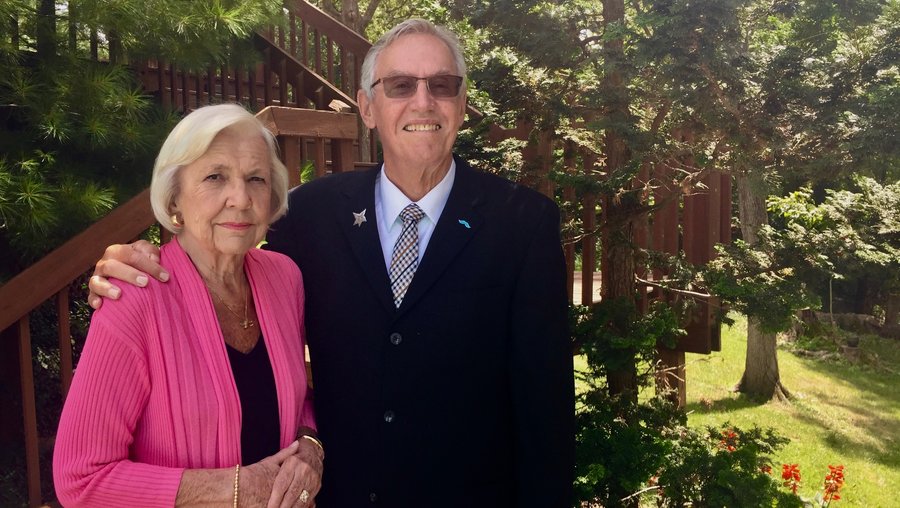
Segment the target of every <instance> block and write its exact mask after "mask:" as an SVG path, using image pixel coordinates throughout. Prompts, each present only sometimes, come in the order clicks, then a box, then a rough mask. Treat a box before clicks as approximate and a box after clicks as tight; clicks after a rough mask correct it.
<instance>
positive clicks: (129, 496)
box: [53, 302, 184, 507]
mask: <svg viewBox="0 0 900 508" xmlns="http://www.w3.org/2000/svg"><path fill="white" fill-rule="evenodd" d="M117 303H120V302H109V303H107V304H106V305H104V308H103V310H101V311H98V313H97V314H95V316H94V319H93V320H92V322H91V327H90V330H89V331H88V337H87V344H86V345H85V349H84V352H83V353H82V355H81V360H80V361H79V362H78V370H77V372H76V373H75V378H74V380H73V383H72V387H71V389H70V390H69V395H68V397H67V398H66V402H65V405H64V407H63V411H62V416H61V417H60V423H59V431H58V433H57V437H56V446H55V450H54V455H53V478H54V483H55V486H56V494H57V496H58V497H59V500H60V502H61V503H62V504H63V505H64V506H67V507H72V506H146V507H152V506H173V505H174V503H175V497H176V495H177V493H178V487H179V484H180V483H181V476H182V473H183V471H184V470H183V469H181V468H170V467H158V466H152V465H149V464H142V463H138V462H134V461H132V460H130V457H129V447H130V446H131V444H132V443H133V441H134V431H135V428H136V426H137V422H138V419H139V418H140V416H141V414H142V412H143V410H144V407H145V405H146V403H147V399H148V397H149V393H150V376H149V370H148V366H147V364H146V358H145V356H144V355H143V354H142V353H141V351H140V350H139V347H138V346H137V344H136V343H135V341H133V340H129V337H125V336H123V331H122V330H121V329H120V327H117V326H113V325H112V323H110V320H111V319H110V317H111V315H113V310H114V309H113V307H114V305H115V304H117ZM107 306H109V308H108V309H107ZM115 310H118V309H115ZM119 317H122V318H123V319H124V317H125V316H119Z"/></svg>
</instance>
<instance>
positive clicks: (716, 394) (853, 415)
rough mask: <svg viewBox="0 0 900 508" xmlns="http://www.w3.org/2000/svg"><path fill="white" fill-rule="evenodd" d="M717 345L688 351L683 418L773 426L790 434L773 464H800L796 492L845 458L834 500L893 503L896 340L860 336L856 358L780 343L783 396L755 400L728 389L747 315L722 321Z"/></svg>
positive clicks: (898, 449)
mask: <svg viewBox="0 0 900 508" xmlns="http://www.w3.org/2000/svg"><path fill="white" fill-rule="evenodd" d="M722 331H723V337H722V349H723V350H722V351H721V352H717V353H713V354H712V355H694V354H688V355H687V400H688V405H687V409H688V410H689V411H690V416H689V419H688V422H689V424H690V425H691V426H693V427H702V426H705V425H712V426H719V425H721V424H723V423H725V422H730V423H731V424H732V425H736V426H738V427H748V428H749V427H751V426H753V425H757V426H760V427H771V428H773V429H775V430H776V431H777V432H778V433H780V434H781V435H783V436H784V437H787V438H789V439H791V443H790V444H788V445H787V446H786V447H785V448H784V449H782V450H779V451H778V452H776V454H775V456H774V460H775V462H776V466H779V465H780V464H781V463H795V464H799V465H800V467H801V470H802V471H803V479H804V481H803V486H802V487H801V494H802V495H804V496H807V497H811V496H813V495H814V494H815V493H816V492H817V491H819V490H820V489H821V486H822V485H821V482H822V479H823V478H824V475H825V474H826V473H827V472H828V468H827V466H828V465H829V464H833V465H836V464H844V466H845V474H846V478H847V484H846V487H845V490H844V492H843V499H842V500H841V502H840V506H847V507H849V506H894V505H895V500H894V498H893V495H892V490H891V488H890V487H895V486H896V485H900V374H898V371H900V369H898V368H900V354H898V349H900V348H898V347H897V346H898V343H897V342H896V341H893V342H890V341H888V342H885V339H876V338H865V339H864V340H863V341H862V342H861V347H860V349H861V350H862V356H861V360H859V364H854V363H852V362H851V361H848V360H847V359H845V358H843V357H840V356H839V355H836V356H835V357H834V358H832V359H815V358H807V357H801V356H798V355H795V354H793V353H791V352H790V351H787V350H784V349H779V353H778V361H779V368H780V369H779V370H780V373H781V379H782V383H783V384H784V386H785V387H786V388H787V389H788V390H789V391H790V392H791V394H792V396H793V399H792V400H791V402H789V403H781V402H769V403H762V402H761V401H754V400H751V399H750V398H748V397H745V396H744V395H741V394H738V393H734V392H732V391H731V390H732V388H733V387H734V385H735V384H736V383H737V382H738V381H739V380H740V377H741V374H742V372H743V369H744V355H745V352H746V346H747V343H746V321H745V320H744V319H743V318H742V317H738V322H737V323H736V324H735V326H733V327H723V330H722Z"/></svg>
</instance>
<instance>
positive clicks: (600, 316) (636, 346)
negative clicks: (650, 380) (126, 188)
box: [572, 299, 684, 384]
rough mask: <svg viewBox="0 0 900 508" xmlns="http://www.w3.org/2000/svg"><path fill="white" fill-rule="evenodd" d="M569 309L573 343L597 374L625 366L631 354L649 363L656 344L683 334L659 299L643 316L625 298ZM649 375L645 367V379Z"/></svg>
mask: <svg viewBox="0 0 900 508" xmlns="http://www.w3.org/2000/svg"><path fill="white" fill-rule="evenodd" d="M572 312H573V319H574V320H575V325H574V327H573V330H574V336H575V337H576V341H575V345H576V347H577V348H578V350H579V351H581V352H582V353H584V355H585V356H586V357H587V360H588V364H589V365H590V366H591V368H592V371H591V374H592V375H594V376H599V377H605V376H606V375H607V374H608V373H609V371H611V370H612V371H615V370H618V369H621V368H623V367H625V366H627V365H629V364H630V363H631V362H632V358H635V357H637V360H638V363H640V364H644V365H652V363H653V361H654V358H655V348H656V346H657V344H660V345H663V346H667V347H672V346H674V345H675V341H676V340H677V338H678V337H679V336H680V335H683V334H684V330H682V329H681V327H680V325H679V322H678V316H677V315H676V314H675V312H674V310H673V309H672V308H671V307H669V306H668V305H666V304H665V303H662V302H654V303H653V304H652V305H651V307H650V309H649V311H648V312H646V313H645V314H643V315H642V314H640V313H639V312H638V310H637V307H636V306H635V305H634V302H633V301H631V300H628V299H606V300H602V301H600V302H597V303H594V304H593V305H591V306H589V307H588V306H583V305H579V306H575V307H573V310H572ZM650 375H652V372H650V371H649V370H648V371H647V372H646V373H645V380H646V376H650ZM644 384H646V382H645V383H644Z"/></svg>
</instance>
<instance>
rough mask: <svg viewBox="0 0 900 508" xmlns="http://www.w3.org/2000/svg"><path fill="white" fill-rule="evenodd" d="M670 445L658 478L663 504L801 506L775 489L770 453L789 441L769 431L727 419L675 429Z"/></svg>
mask: <svg viewBox="0 0 900 508" xmlns="http://www.w3.org/2000/svg"><path fill="white" fill-rule="evenodd" d="M673 431H674V432H676V433H677V436H673V438H674V439H673V440H672V444H673V446H672V450H671V451H670V453H669V455H668V457H667V459H668V460H667V462H666V465H665V466H664V467H663V469H662V470H661V471H660V473H659V476H658V478H657V480H656V481H657V483H658V485H659V488H660V496H661V498H662V499H661V501H662V502H661V503H660V505H661V506H670V507H679V506H707V507H759V508H763V507H771V506H783V507H786V506H790V507H800V506H803V503H802V502H801V500H800V499H799V498H798V497H797V496H794V495H790V494H788V493H785V492H783V491H780V490H779V489H778V483H777V482H776V481H775V480H774V479H773V477H772V476H771V473H766V470H769V471H771V468H772V461H771V459H770V458H769V457H770V456H771V454H772V453H774V452H775V451H776V450H778V449H779V448H781V447H782V446H784V444H786V443H787V442H788V440H787V439H785V438H782V437H780V436H778V435H776V434H775V433H774V431H772V430H762V429H759V428H757V427H753V428H751V429H750V430H742V429H739V428H737V427H732V426H730V425H729V424H728V423H725V424H724V425H723V426H722V427H721V428H714V427H707V428H706V429H705V430H704V431H702V432H698V431H695V430H692V429H689V428H686V427H680V428H676V429H673Z"/></svg>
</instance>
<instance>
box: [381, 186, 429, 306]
mask: <svg viewBox="0 0 900 508" xmlns="http://www.w3.org/2000/svg"><path fill="white" fill-rule="evenodd" d="M422 217H425V212H423V211H422V209H421V208H419V205H417V204H415V203H410V204H408V205H406V208H404V209H403V211H401V212H400V219H401V220H402V221H403V229H402V230H401V231H400V238H397V243H395V244H394V253H393V255H391V272H390V276H391V291H392V292H393V293H394V305H395V306H397V307H398V308H399V307H400V304H401V303H402V302H403V296H404V295H406V288H408V287H409V284H410V283H411V282H412V280H413V276H414V275H415V274H416V267H417V266H419V227H418V226H419V221H420V220H422Z"/></svg>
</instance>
